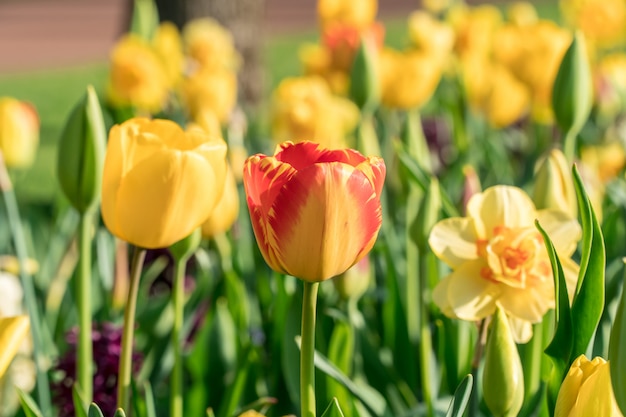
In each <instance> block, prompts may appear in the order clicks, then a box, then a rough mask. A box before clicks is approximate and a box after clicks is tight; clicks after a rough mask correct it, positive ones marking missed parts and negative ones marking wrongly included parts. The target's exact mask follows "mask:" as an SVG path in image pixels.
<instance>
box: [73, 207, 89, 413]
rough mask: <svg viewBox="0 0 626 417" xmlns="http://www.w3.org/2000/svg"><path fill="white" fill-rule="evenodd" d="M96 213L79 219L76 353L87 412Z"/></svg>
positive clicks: (77, 374)
mask: <svg viewBox="0 0 626 417" xmlns="http://www.w3.org/2000/svg"><path fill="white" fill-rule="evenodd" d="M92 220H93V212H92V211H90V210H88V211H87V212H85V213H82V214H81V216H80V226H79V235H78V242H79V250H80V255H79V258H78V274H77V275H76V277H75V279H76V281H75V285H76V302H77V304H78V306H77V307H78V348H77V350H76V355H77V356H76V378H77V380H78V386H79V387H80V390H81V392H82V394H83V400H84V403H83V406H84V408H85V410H86V409H87V407H88V406H89V404H91V401H92V397H93V342H92V338H91V331H92V322H91V228H92V227H93V222H92Z"/></svg>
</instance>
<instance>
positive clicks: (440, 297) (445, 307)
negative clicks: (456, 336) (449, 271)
mask: <svg viewBox="0 0 626 417" xmlns="http://www.w3.org/2000/svg"><path fill="white" fill-rule="evenodd" d="M449 285H450V277H449V276H447V277H445V278H444V279H442V280H441V281H439V282H438V283H437V285H436V286H435V288H434V289H433V294H432V297H433V302H434V303H435V304H436V305H437V307H439V309H440V310H441V312H442V313H443V314H445V315H446V316H448V317H452V318H457V317H456V314H454V310H453V309H452V306H450V302H449V301H448V291H449V289H448V288H449Z"/></svg>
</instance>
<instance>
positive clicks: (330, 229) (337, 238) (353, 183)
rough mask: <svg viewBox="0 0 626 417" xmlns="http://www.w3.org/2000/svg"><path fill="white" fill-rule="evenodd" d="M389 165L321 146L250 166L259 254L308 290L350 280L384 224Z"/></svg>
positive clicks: (305, 146)
mask: <svg viewBox="0 0 626 417" xmlns="http://www.w3.org/2000/svg"><path fill="white" fill-rule="evenodd" d="M385 172H386V168H385V163H384V161H383V160H382V158H379V157H365V156H363V155H361V154H360V153H359V152H357V151H354V150H351V149H345V150H329V149H324V148H322V147H321V146H319V145H318V144H315V143H313V142H301V143H296V144H293V143H290V142H287V143H283V144H281V145H280V146H279V147H278V150H277V152H276V154H275V155H274V156H266V155H261V154H258V155H254V156H251V157H250V158H248V160H247V161H246V164H245V166H244V180H243V183H244V186H245V190H246V196H247V203H248V209H249V211H250V218H251V220H252V226H253V229H254V235H255V237H256V240H257V243H258V245H259V249H260V250H261V254H262V255H263V258H264V259H265V261H266V262H267V264H268V265H269V266H270V267H271V268H272V269H274V270H275V271H278V272H281V273H287V274H290V275H293V276H295V277H298V278H300V279H302V280H305V281H308V282H318V281H324V280H327V279H330V278H332V277H334V276H336V275H339V274H341V273H343V272H345V271H346V270H347V269H348V268H350V267H351V266H352V265H354V264H356V263H357V262H358V261H359V260H360V259H362V258H363V257H364V256H365V255H367V253H368V252H369V251H370V249H371V248H372V246H373V245H374V242H375V240H376V237H377V235H378V231H379V229H380V226H381V222H382V214H381V213H382V211H381V205H380V193H381V190H382V186H383V182H384V179H385Z"/></svg>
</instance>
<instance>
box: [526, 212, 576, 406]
mask: <svg viewBox="0 0 626 417" xmlns="http://www.w3.org/2000/svg"><path fill="white" fill-rule="evenodd" d="M535 226H536V227H537V229H538V230H539V232H540V233H541V235H542V236H543V240H544V243H545V245H546V250H547V252H548V257H549V259H550V264H551V265H552V275H553V277H554V290H555V296H554V298H555V315H554V316H555V321H556V324H555V331H554V335H553V337H552V340H551V341H550V344H549V345H548V346H547V347H546V349H545V350H544V352H545V353H546V355H548V356H549V357H550V358H551V359H552V363H553V365H554V367H553V368H552V374H551V376H550V380H549V382H548V403H549V405H550V408H551V409H553V408H554V404H555V403H556V396H557V394H558V392H559V388H560V386H561V381H563V378H564V376H565V373H566V372H567V369H568V368H569V365H570V355H571V353H572V344H573V341H572V327H573V324H572V312H571V309H570V305H569V296H568V294H567V285H566V283H565V274H564V273H563V267H562V266H561V261H560V260H559V257H558V255H557V254H556V249H554V245H553V244H552V240H550V237H549V236H548V234H547V233H546V231H545V230H544V229H543V228H542V227H541V225H540V224H539V222H538V221H537V220H535Z"/></svg>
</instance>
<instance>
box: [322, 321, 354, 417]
mask: <svg viewBox="0 0 626 417" xmlns="http://www.w3.org/2000/svg"><path fill="white" fill-rule="evenodd" d="M354 354H355V352H354V329H353V327H352V326H351V325H350V323H348V322H347V321H346V320H337V321H336V322H335V328H334V329H333V333H332V335H331V337H330V342H329V344H328V359H329V360H330V361H331V362H332V363H334V364H335V365H336V366H337V367H338V368H339V369H341V371H343V372H345V373H346V374H347V375H350V374H351V372H352V361H353V359H354ZM326 392H327V396H328V397H327V398H335V399H336V400H337V401H338V402H339V401H341V403H342V404H343V405H344V407H345V408H346V412H345V416H346V417H351V416H352V413H351V411H352V407H348V405H350V404H351V401H352V397H351V396H350V394H349V393H348V392H347V391H346V389H345V388H344V387H342V386H340V385H339V383H337V382H336V381H335V380H333V379H332V378H330V377H329V378H328V381H327V382H326Z"/></svg>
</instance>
